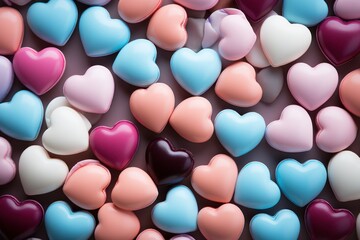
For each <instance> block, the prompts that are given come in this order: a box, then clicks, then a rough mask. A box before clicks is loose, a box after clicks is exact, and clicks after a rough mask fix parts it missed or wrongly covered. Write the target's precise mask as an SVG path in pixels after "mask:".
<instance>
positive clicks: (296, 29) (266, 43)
mask: <svg viewBox="0 0 360 240" xmlns="http://www.w3.org/2000/svg"><path fill="white" fill-rule="evenodd" d="M311 39H312V37H311V32H310V30H309V29H308V28H307V27H305V26H304V25H301V24H290V23H289V21H288V20H287V19H286V18H284V17H282V16H278V15H274V16H270V17H268V18H267V19H266V20H265V21H264V23H263V25H262V26H261V29H260V41H261V46H262V48H263V50H264V53H265V56H266V58H267V59H268V60H269V62H270V64H271V66H273V67H280V66H283V65H286V64H288V63H290V62H292V61H295V60H296V59H298V58H299V57H301V56H302V55H303V54H304V53H305V52H306V51H307V50H308V48H309V47H310V43H311Z"/></svg>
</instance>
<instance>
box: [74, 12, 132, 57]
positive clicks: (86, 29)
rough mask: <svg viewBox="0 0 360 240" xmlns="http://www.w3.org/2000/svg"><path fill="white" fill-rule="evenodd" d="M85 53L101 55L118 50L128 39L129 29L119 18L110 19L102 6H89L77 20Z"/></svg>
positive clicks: (94, 55) (93, 55) (91, 55)
mask: <svg viewBox="0 0 360 240" xmlns="http://www.w3.org/2000/svg"><path fill="white" fill-rule="evenodd" d="M79 32H80V38H81V42H82V44H83V46H84V49H85V52H86V55H88V56H89V57H103V56H107V55H110V54H113V53H115V52H118V51H119V50H120V49H121V48H122V47H124V46H125V45H126V44H127V43H128V42H129V40H130V29H129V27H128V26H127V25H126V23H125V22H123V21H122V20H120V19H111V18H110V13H109V12H108V11H107V10H106V9H105V8H103V7H89V8H88V9H86V10H85V12H84V13H83V14H82V15H81V17H80V20H79Z"/></svg>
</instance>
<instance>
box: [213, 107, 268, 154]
mask: <svg viewBox="0 0 360 240" xmlns="http://www.w3.org/2000/svg"><path fill="white" fill-rule="evenodd" d="M265 129H266V124H265V120H264V118H263V117H262V116H261V115H260V114H258V113H255V112H249V113H246V114H244V115H243V116H240V115H239V114H238V113H237V112H236V111H234V110H231V109H225V110H223V111H221V112H220V113H218V115H217V116H216V118H215V133H216V136H217V137H218V139H219V141H220V143H221V144H222V145H223V146H224V148H225V149H226V150H228V151H229V152H230V153H231V155H233V156H234V157H239V156H241V155H244V154H246V153H248V152H250V151H251V150H253V149H254V148H255V147H256V146H257V145H258V144H259V143H260V142H261V140H262V139H263V137H264V135H265Z"/></svg>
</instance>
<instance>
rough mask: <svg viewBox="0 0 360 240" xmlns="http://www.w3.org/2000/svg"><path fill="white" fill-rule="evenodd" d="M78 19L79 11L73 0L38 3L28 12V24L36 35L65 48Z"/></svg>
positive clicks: (52, 0) (53, 0)
mask: <svg viewBox="0 0 360 240" xmlns="http://www.w3.org/2000/svg"><path fill="white" fill-rule="evenodd" d="M77 18H78V10H77V7H76V4H75V2H74V1H73V0H50V1H48V2H47V3H43V2H37V3H34V4H32V5H31V6H30V7H29V10H28V12H27V22H28V24H29V27H30V29H31V30H32V31H33V32H34V33H35V35H36V36H38V37H39V38H41V39H42V40H44V41H46V42H49V43H51V44H54V45H57V46H64V45H65V44H66V43H67V42H68V40H69V39H70V37H71V35H72V33H73V32H74V30H75V27H76V23H77ZM44 19H46V21H44Z"/></svg>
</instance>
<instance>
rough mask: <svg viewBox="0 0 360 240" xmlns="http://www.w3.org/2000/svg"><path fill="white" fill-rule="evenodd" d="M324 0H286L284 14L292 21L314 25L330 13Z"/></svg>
mask: <svg viewBox="0 0 360 240" xmlns="http://www.w3.org/2000/svg"><path fill="white" fill-rule="evenodd" d="M328 11H329V10H328V6H327V4H326V2H325V1H324V0H284V2H283V16H284V17H285V18H286V19H287V20H289V21H290V22H294V23H300V24H303V25H305V26H308V27H312V26H315V25H317V24H318V23H320V22H321V21H322V20H324V19H325V18H326V16H327V15H328Z"/></svg>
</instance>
